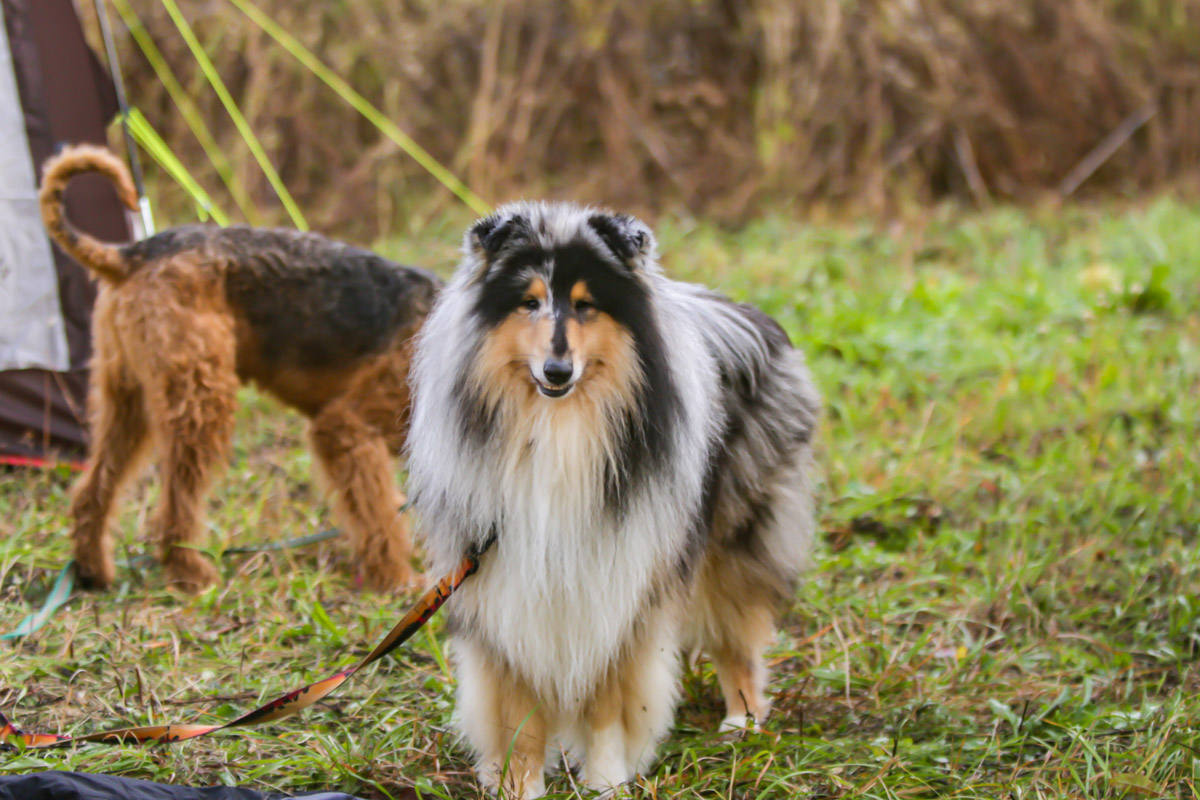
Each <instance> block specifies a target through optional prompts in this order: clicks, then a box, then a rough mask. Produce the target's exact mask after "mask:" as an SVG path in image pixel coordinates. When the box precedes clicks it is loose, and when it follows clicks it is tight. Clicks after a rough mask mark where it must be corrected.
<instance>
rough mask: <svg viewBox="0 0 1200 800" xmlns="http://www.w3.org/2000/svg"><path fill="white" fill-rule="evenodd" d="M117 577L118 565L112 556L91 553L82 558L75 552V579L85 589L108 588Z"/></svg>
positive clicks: (98, 589)
mask: <svg viewBox="0 0 1200 800" xmlns="http://www.w3.org/2000/svg"><path fill="white" fill-rule="evenodd" d="M116 578H117V565H116V564H115V563H114V562H113V559H112V556H108V555H100V556H97V555H96V554H94V553H93V554H89V557H88V558H80V557H79V553H78V552H76V553H75V580H76V582H77V583H78V584H79V585H80V586H81V587H82V588H84V589H94V590H97V591H100V590H103V589H107V588H108V587H110V586H112V583H113V581H114V580H116Z"/></svg>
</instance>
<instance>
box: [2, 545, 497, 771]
mask: <svg viewBox="0 0 1200 800" xmlns="http://www.w3.org/2000/svg"><path fill="white" fill-rule="evenodd" d="M495 542H496V531H495V529H494V528H493V529H492V531H491V532H490V533H489V534H488V538H487V539H486V540H484V542H483V544H481V545H478V546H476V547H472V549H471V550H470V551H469V552H468V553H467V554H466V555H465V556H464V557H463V560H462V561H461V562H460V563H459V565H458V566H457V567H456V568H455V569H454V570H453V571H451V572H450V574H449V575H446V576H445V577H443V578H442V579H441V580H440V581H438V583H437V585H436V586H434V587H433V588H431V589H430V590H429V591H427V592H425V594H424V595H423V596H422V597H421V599H420V600H418V601H417V604H416V605H414V606H413V607H412V608H411V609H409V612H408V613H407V614H405V615H404V616H403V617H402V618H401V619H400V621H399V622H397V623H396V625H395V627H393V628H392V630H391V631H390V632H389V633H388V635H387V636H385V637H383V640H382V641H380V642H379V644H377V645H375V649H374V650H372V651H371V652H370V653H368V654H367V656H366V657H365V658H363V659H362V660H361V661H359V662H358V663H357V664H355V665H354V666H353V667H350V668H349V669H345V670H342V671H341V672H338V673H335V674H334V675H331V676H329V677H328V678H326V679H324V680H321V681H317V682H316V683H310V684H309V685H307V686H305V687H303V688H300V689H296V690H294V691H291V692H288V693H287V694H285V695H283V696H282V697H279V698H277V699H275V700H272V701H270V702H269V703H264V704H263V705H261V706H259V707H258V708H256V709H254V710H253V711H250V712H248V713H246V714H243V715H242V716H240V717H238V718H237V719H235V720H233V721H231V722H226V723H224V724H222V725H186V724H174V723H171V724H167V725H145V726H141V727H134V728H113V729H110V730H106V731H97V732H96V733H89V734H85V735H83V736H66V735H63V734H58V733H30V732H28V731H23V730H21V729H20V728H18V727H17V726H16V725H14V724H13V723H12V722H11V721H10V720H9V719H8V718H7V717H6V716H4V714H3V713H0V749H15V748H17V747H19V746H24V747H27V748H47V747H64V746H67V745H73V744H79V743H81V742H103V743H105V744H121V743H129V744H143V743H146V742H181V741H183V740H185V739H195V738H197V737H200V736H207V735H209V734H210V733H215V732H217V731H221V730H225V729H226V728H245V727H248V726H250V725H261V724H262V723H264V722H273V721H274V720H277V719H283V718H284V717H290V716H291V715H292V714H295V713H296V712H297V711H301V710H303V709H305V708H308V707H309V706H311V705H312V704H313V703H316V702H317V701H318V700H321V699H323V698H325V697H328V696H329V695H330V694H332V693H333V692H334V691H336V690H337V688H338V687H339V686H341V685H342V684H343V683H345V682H346V681H348V680H350V677H351V676H352V675H354V674H355V673H356V672H358V671H359V670H361V669H362V668H363V667H365V666H367V665H368V664H371V663H373V662H375V661H378V660H379V659H381V658H383V657H384V656H386V655H387V654H388V653H390V652H392V651H393V650H395V649H396V648H397V647H399V646H400V645H402V644H404V642H406V641H407V640H408V639H409V638H410V637H411V636H412V635H413V634H414V633H416V632H417V631H419V630H420V629H421V626H422V625H424V624H425V623H426V622H428V621H429V618H430V617H432V616H433V615H434V614H435V613H436V612H437V610H438V609H439V608H441V607H442V604H443V603H445V602H446V601H447V600H449V599H450V595H452V594H454V590H455V589H457V588H458V587H459V586H461V585H462V582H463V581H465V580H466V579H467V578H468V577H470V576H471V575H473V574H475V571H476V570H477V569H479V560H480V558H482V557H483V554H484V553H486V552H487V551H488V549H489V548H490V547H491V546H492V545H493V544H495ZM14 741H15V742H18V743H19V744H16V745H15V744H13V742H14Z"/></svg>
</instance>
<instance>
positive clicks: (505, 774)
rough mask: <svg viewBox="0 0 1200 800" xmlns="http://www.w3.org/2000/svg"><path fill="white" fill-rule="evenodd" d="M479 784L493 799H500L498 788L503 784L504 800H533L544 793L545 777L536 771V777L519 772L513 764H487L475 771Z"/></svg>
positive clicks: (539, 771)
mask: <svg viewBox="0 0 1200 800" xmlns="http://www.w3.org/2000/svg"><path fill="white" fill-rule="evenodd" d="M475 774H476V776H477V777H478V779H479V784H480V786H482V787H483V788H484V789H486V790H487V793H488V794H490V795H492V796H493V797H500V796H501V794H500V792H499V786H500V784H501V782H502V781H503V783H504V793H503V797H504V798H506V800H534V798H538V797H541V796H542V795H544V794H545V793H546V777H545V775H544V774H543V773H542V772H541V770H538V771H537V774H536V775H533V774H529V772H521V771H520V770H518V769H516V768H515V766H514V765H513V764H509V765H508V766H507V767H505V766H503V765H500V764H487V765H484V766H481V767H479V768H478V769H477V770H476V771H475Z"/></svg>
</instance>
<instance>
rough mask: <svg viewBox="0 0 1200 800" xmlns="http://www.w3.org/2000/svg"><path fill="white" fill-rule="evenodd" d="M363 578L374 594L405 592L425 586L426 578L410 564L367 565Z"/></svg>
mask: <svg viewBox="0 0 1200 800" xmlns="http://www.w3.org/2000/svg"><path fill="white" fill-rule="evenodd" d="M363 578H364V580H365V582H366V585H367V588H368V589H370V590H371V591H373V592H403V591H406V590H411V589H421V588H424V585H425V576H423V575H422V574H421V573H419V572H415V571H414V570H413V568H412V567H410V566H409V565H408V564H398V565H397V564H367V566H366V568H365V569H364V570H363Z"/></svg>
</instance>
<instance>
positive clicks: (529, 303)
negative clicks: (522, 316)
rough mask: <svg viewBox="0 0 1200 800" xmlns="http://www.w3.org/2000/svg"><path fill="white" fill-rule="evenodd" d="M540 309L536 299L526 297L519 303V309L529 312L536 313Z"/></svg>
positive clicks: (539, 302) (540, 305) (540, 304)
mask: <svg viewBox="0 0 1200 800" xmlns="http://www.w3.org/2000/svg"><path fill="white" fill-rule="evenodd" d="M541 307H542V303H541V301H540V300H538V299H537V298H536V297H527V298H525V300H524V301H522V303H521V308H524V309H527V310H529V311H537V310H538V309H539V308H541Z"/></svg>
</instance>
